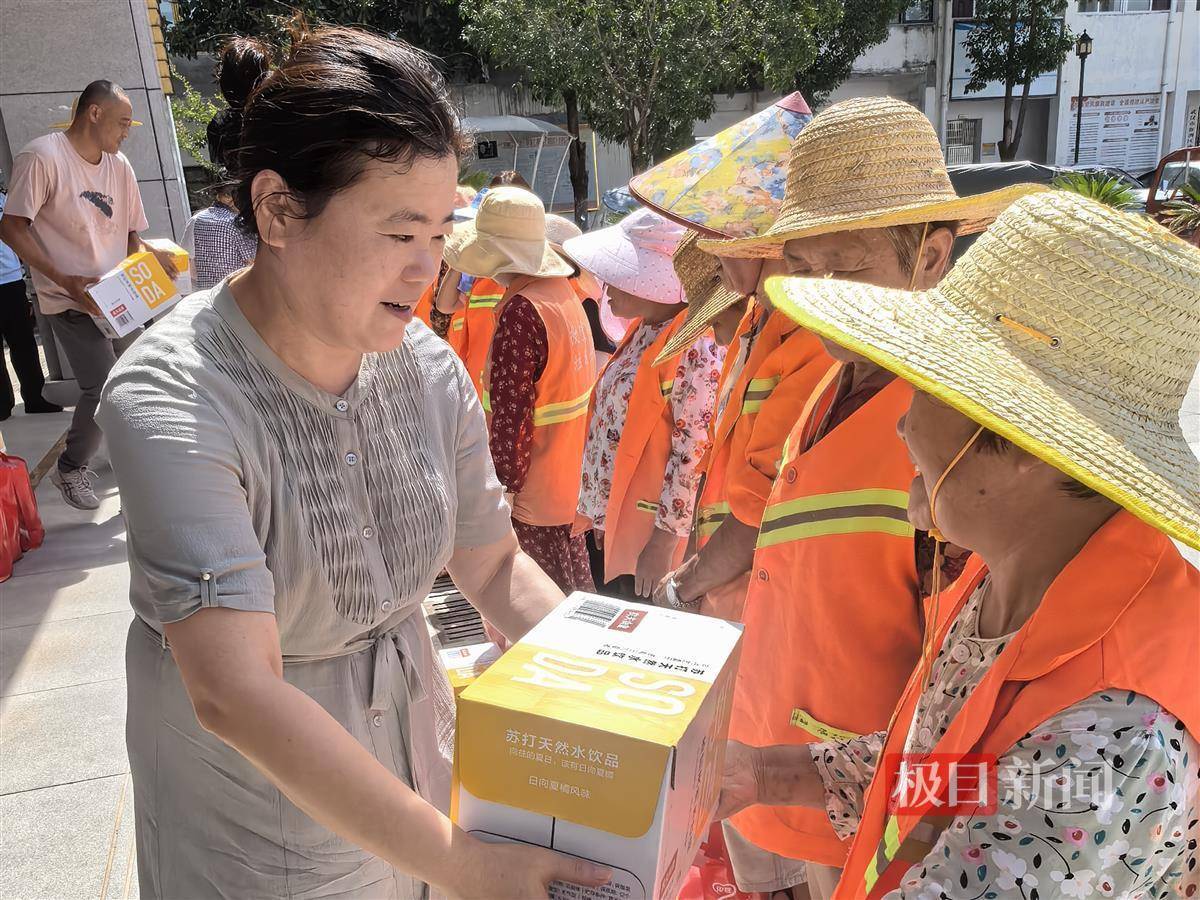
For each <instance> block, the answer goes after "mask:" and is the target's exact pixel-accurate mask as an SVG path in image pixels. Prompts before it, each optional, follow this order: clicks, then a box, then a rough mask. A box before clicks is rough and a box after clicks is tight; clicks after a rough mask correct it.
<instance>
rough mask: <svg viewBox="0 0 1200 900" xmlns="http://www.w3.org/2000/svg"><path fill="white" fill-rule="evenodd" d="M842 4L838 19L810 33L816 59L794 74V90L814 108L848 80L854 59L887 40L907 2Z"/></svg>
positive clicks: (858, 0)
mask: <svg viewBox="0 0 1200 900" xmlns="http://www.w3.org/2000/svg"><path fill="white" fill-rule="evenodd" d="M841 5H842V7H843V9H844V12H843V14H842V16H841V17H840V18H838V19H831V20H826V21H824V22H823V23H821V24H819V25H818V26H817V27H816V28H815V29H814V30H813V39H814V40H815V42H816V45H817V53H816V57H815V58H814V59H813V61H812V64H811V65H809V66H808V67H807V68H805V69H804V70H802V71H799V72H797V73H796V88H795V89H796V90H798V91H799V92H800V93H801V94H803V95H804V99H805V100H807V101H808V103H809V105H810V106H812V107H814V108H815V107H817V106H820V105H821V104H823V103H824V102H825V101H826V100H827V99H828V98H829V95H830V93H832V92H833V91H834V90H835V89H836V88H837V87H838V85H840V84H841V83H842V82H843V81H845V80H846V79H847V78H849V77H850V70H851V68H852V67H853V66H854V61H855V60H856V59H858V58H859V57H860V56H862V54H863V53H864V52H865V51H867V50H869V49H870V48H871V47H874V46H875V45H876V44H878V43H881V42H882V41H884V40H885V39H886V38H887V36H888V30H889V28H890V26H891V24H892V23H893V22H895V21H896V20H897V18H898V17H899V15H900V11H901V10H902V9H904V8H905V7H907V6H908V5H909V0H844V2H843V3H842V4H841Z"/></svg>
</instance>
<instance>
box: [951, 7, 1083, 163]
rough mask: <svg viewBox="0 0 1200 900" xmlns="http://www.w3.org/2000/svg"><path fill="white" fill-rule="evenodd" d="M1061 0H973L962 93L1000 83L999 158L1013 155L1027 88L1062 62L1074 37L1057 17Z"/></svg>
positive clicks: (1019, 131) (1059, 15)
mask: <svg viewBox="0 0 1200 900" xmlns="http://www.w3.org/2000/svg"><path fill="white" fill-rule="evenodd" d="M1066 8H1067V3H1066V0H976V2H975V19H976V27H975V28H972V29H971V31H970V32H969V33H968V35H967V38H966V40H965V41H964V50H965V52H966V55H967V59H968V60H969V61H970V63H971V80H970V81H969V82H967V92H968V93H970V92H973V91H980V90H982V89H983V88H984V86H985V85H987V84H989V83H990V82H993V81H999V82H1001V83H1002V84H1003V85H1004V137H1003V139H1002V140H1001V141H1000V146H999V150H1000V158H1001V159H1004V160H1010V159H1015V158H1016V155H1017V150H1018V148H1019V147H1020V145H1021V131H1022V129H1023V127H1024V124H1025V110H1026V107H1027V105H1028V102H1029V87H1030V85H1031V84H1032V83H1033V80H1034V79H1035V78H1037V77H1038V76H1039V75H1042V74H1044V73H1046V72H1053V71H1054V70H1055V69H1057V68H1058V67H1059V66H1061V65H1062V63H1063V60H1064V59H1066V57H1067V54H1068V53H1069V52H1071V48H1072V47H1073V46H1074V44H1075V36H1074V35H1073V34H1072V33H1071V32H1070V30H1068V29H1066V28H1064V27H1063V26H1062V24H1061V23H1060V22H1059V17H1061V16H1062V15H1063V13H1064V11H1065V10H1066ZM1018 86H1020V88H1021V108H1020V112H1019V113H1018V115H1017V119H1016V121H1015V122H1014V121H1013V115H1012V110H1013V94H1014V91H1015V89H1016V88H1017V87H1018Z"/></svg>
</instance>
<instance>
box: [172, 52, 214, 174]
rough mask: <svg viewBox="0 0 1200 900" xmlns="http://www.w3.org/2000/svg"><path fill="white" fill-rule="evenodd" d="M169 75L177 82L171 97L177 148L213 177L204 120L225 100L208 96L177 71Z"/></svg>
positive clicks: (208, 119) (206, 125)
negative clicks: (176, 87)
mask: <svg viewBox="0 0 1200 900" xmlns="http://www.w3.org/2000/svg"><path fill="white" fill-rule="evenodd" d="M171 78H172V80H174V81H175V83H176V84H178V85H179V89H178V90H177V91H176V92H175V95H174V96H172V97H171V115H172V117H173V118H174V119H175V139H176V142H177V143H178V144H179V148H180V149H181V150H184V151H185V152H187V153H189V154H191V156H192V158H193V159H195V160H196V162H198V163H199V164H200V167H201V168H202V169H204V171H205V173H206V174H207V175H208V177H209V178H216V177H217V174H218V171H217V167H216V166H215V165H213V164H212V163H211V162H210V161H209V159H208V123H209V122H211V121H212V120H213V119H214V118H215V117H216V115H217V113H219V112H220V111H221V109H222V108H223V107H224V106H225V101H224V100H222V99H221V98H220V97H217V98H215V99H213V100H210V99H208V98H207V97H205V96H204V95H203V94H201V93H200V92H199V91H197V90H196V89H195V88H194V87H192V85H191V84H190V83H189V82H188V80H187V79H186V78H184V77H183V76H182V75H180V74H179V73H178V72H175V71H172V72H171Z"/></svg>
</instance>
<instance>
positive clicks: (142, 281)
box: [88, 250, 183, 338]
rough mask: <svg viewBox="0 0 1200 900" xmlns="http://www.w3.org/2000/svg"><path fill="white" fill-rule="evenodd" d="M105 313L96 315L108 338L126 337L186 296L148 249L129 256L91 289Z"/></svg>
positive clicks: (95, 317) (95, 318) (101, 328)
mask: <svg viewBox="0 0 1200 900" xmlns="http://www.w3.org/2000/svg"><path fill="white" fill-rule="evenodd" d="M88 293H89V294H90V295H91V297H92V299H93V300H95V301H96V305H97V306H99V307H100V312H101V313H102V316H100V317H97V316H92V320H93V321H94V322H95V323H96V327H97V328H99V329H100V331H101V333H102V334H104V335H105V336H106V337H110V338H119V337H124V336H125V335H127V334H129V332H131V331H133V330H134V329H135V328H137V327H139V326H141V325H145V324H146V322H147V321H149V320H150V319H152V318H153V317H155V316H160V315H162V314H163V313H165V312H166V311H167V310H168V309H170V308H171V307H172V306H174V305H175V304H176V303H178V302H179V300H180V298H181V297H182V296H183V295H182V294H181V293H180V292H179V290H178V289H177V288H176V286H175V283H174V282H173V281H172V280H171V278H170V277H169V276H168V275H167V272H166V270H165V269H164V268H163V267H162V266H161V265H159V262H158V259H157V258H155V256H154V254H153V253H151V252H150V251H148V250H143V251H141V252H140V253H135V254H133V255H132V256H128V257H126V258H125V259H124V260H123V261H122V262H121V264H120V265H118V266H117V267H116V268H115V269H113V270H112V271H111V272H109V273H108V274H106V275H105V276H104V277H103V278H101V279H100V280H99V281H98V282H96V283H95V284H93V285H92V286H91V287H90V288H88Z"/></svg>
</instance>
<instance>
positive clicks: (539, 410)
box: [533, 387, 592, 427]
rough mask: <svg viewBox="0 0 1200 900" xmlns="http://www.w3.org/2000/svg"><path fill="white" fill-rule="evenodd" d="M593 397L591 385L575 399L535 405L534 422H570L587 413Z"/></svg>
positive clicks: (535, 424)
mask: <svg viewBox="0 0 1200 900" xmlns="http://www.w3.org/2000/svg"><path fill="white" fill-rule="evenodd" d="M591 399H592V389H591V388H590V387H589V388H588V389H587V392H586V393H584V394H582V395H581V396H579V397H576V398H575V399H574V400H564V401H563V402H561V403H547V404H546V405H545V406H535V407H534V408H533V424H534V426H535V427H536V426H538V425H557V424H558V423H559V422H570V421H571V420H572V419H578V418H579V417H580V416H585V415H587V411H588V402H589V401H590V400H591Z"/></svg>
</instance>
